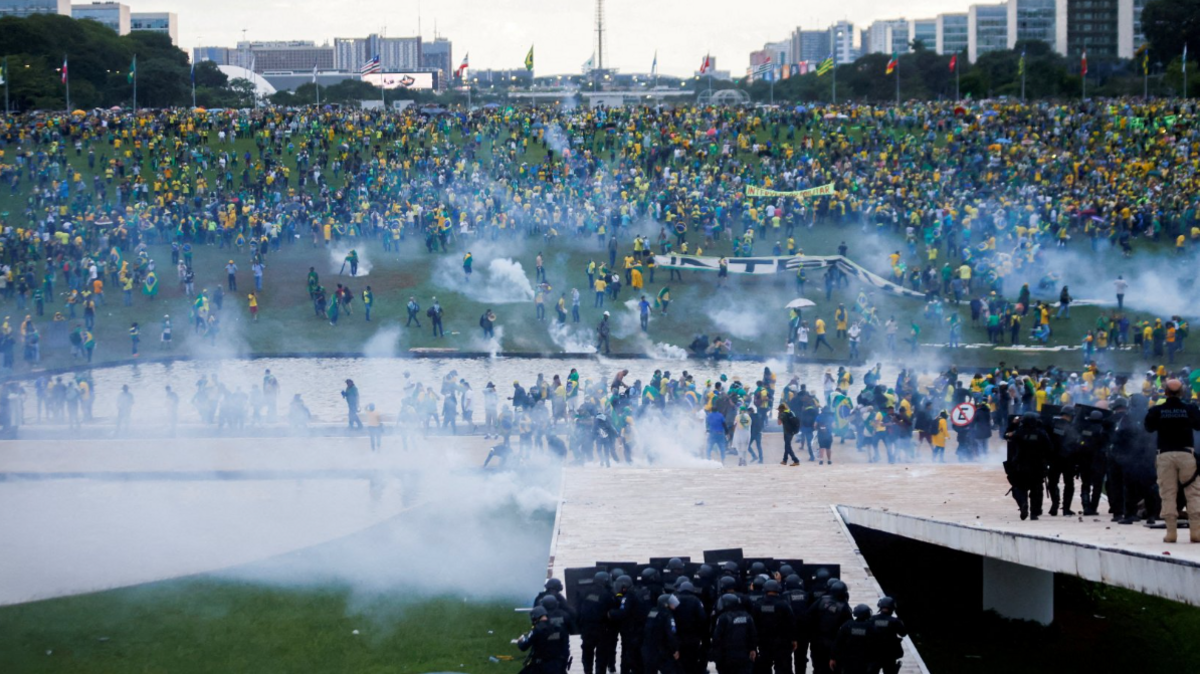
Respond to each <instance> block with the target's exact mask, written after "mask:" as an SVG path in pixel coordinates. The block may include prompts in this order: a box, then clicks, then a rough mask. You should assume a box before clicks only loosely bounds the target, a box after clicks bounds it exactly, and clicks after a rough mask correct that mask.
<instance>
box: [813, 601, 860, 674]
mask: <svg viewBox="0 0 1200 674" xmlns="http://www.w3.org/2000/svg"><path fill="white" fill-rule="evenodd" d="M828 588H829V589H828V592H827V593H826V594H824V595H823V596H822V597H821V598H820V600H818V601H817V603H816V605H814V606H813V608H812V609H811V610H810V611H809V620H810V631H811V633H812V635H813V640H812V664H813V671H814V672H816V674H832V672H833V670H832V669H831V668H830V665H829V662H830V660H831V659H832V658H831V657H830V654H831V653H832V652H833V644H834V642H835V641H837V635H838V630H840V629H841V628H842V625H844V624H845V623H847V622H849V620H850V618H851V615H850V606H849V602H850V591H849V588H847V587H846V584H845V583H843V582H842V581H840V580H838V579H836V578H831V579H829V586H828ZM869 611H870V609H868V612H869Z"/></svg>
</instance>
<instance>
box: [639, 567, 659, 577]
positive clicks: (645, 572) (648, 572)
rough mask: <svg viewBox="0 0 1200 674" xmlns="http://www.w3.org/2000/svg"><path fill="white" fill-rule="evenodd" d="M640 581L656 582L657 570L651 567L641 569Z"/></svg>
mask: <svg viewBox="0 0 1200 674" xmlns="http://www.w3.org/2000/svg"><path fill="white" fill-rule="evenodd" d="M642 580H658V569H656V568H654V567H652V566H651V567H647V568H645V569H642Z"/></svg>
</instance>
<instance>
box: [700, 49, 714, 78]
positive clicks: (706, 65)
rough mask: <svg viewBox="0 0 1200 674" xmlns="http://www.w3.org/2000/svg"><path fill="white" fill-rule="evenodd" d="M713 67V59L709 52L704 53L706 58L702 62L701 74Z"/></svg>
mask: <svg viewBox="0 0 1200 674" xmlns="http://www.w3.org/2000/svg"><path fill="white" fill-rule="evenodd" d="M711 67H712V59H711V58H710V57H709V55H708V54H705V55H704V60H703V61H701V62H700V74H701V75H703V74H705V73H707V72H708V70H709V68H711Z"/></svg>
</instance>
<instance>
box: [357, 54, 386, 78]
mask: <svg viewBox="0 0 1200 674" xmlns="http://www.w3.org/2000/svg"><path fill="white" fill-rule="evenodd" d="M358 72H359V74H360V75H372V74H376V73H381V72H383V62H382V61H381V60H380V59H379V54H376V55H375V56H372V57H371V58H370V59H368V60H367V62H366V63H363V64H362V67H361V68H359V69H358Z"/></svg>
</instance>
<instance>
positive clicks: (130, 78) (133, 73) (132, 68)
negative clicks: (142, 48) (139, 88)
mask: <svg viewBox="0 0 1200 674" xmlns="http://www.w3.org/2000/svg"><path fill="white" fill-rule="evenodd" d="M135 77H137V55H134V57H133V63H130V64H129V75H128V76H126V78H125V79H126V81H127V82H129V83H130V84H133V80H134V78H135Z"/></svg>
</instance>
